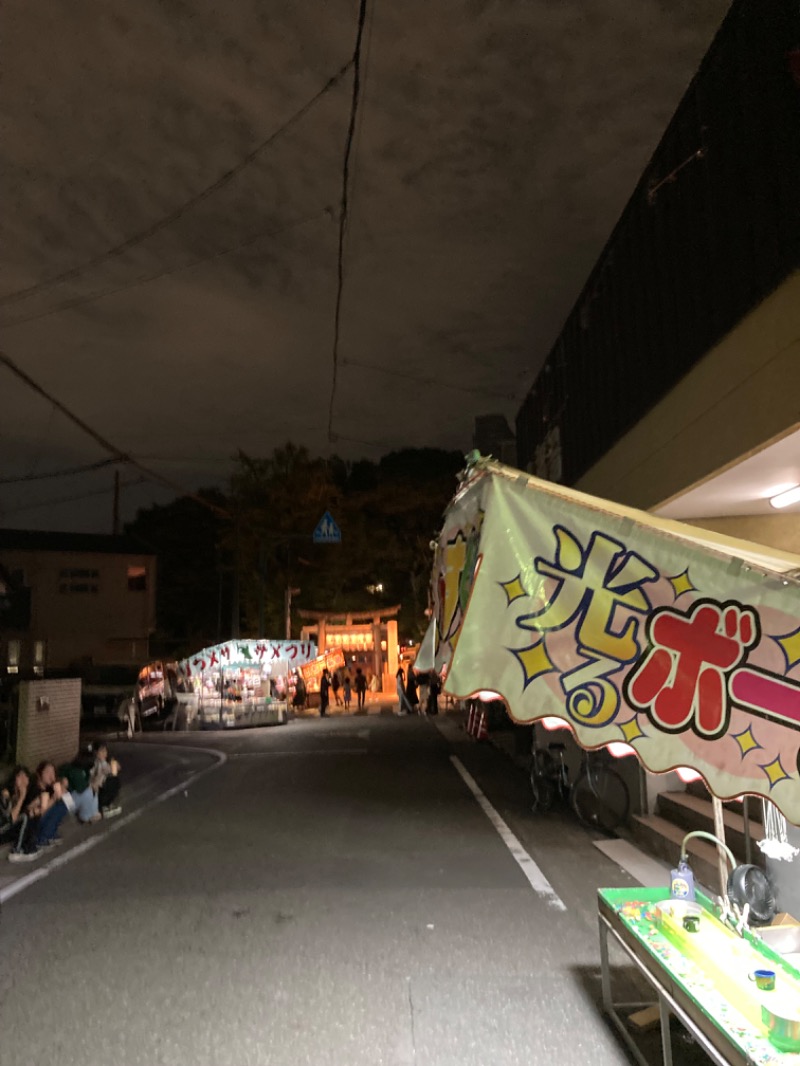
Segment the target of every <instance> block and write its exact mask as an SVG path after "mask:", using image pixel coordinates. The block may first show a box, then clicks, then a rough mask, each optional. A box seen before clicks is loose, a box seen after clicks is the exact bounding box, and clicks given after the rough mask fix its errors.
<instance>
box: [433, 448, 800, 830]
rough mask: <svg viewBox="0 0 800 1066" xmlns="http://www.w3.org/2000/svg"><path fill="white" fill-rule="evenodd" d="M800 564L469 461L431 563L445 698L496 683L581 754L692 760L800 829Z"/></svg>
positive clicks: (522, 714) (681, 763) (712, 782)
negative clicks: (607, 749)
mask: <svg viewBox="0 0 800 1066" xmlns="http://www.w3.org/2000/svg"><path fill="white" fill-rule="evenodd" d="M798 574H800V559H799V558H797V557H795V556H792V555H789V554H787V553H783V552H780V551H777V550H773V549H770V548H766V547H762V546H760V545H756V544H751V543H748V542H745V541H740V540H735V539H733V538H729V537H724V536H721V535H717V534H714V533H711V532H708V531H706V530H702V529H699V528H696V527H692V526H689V525H686V524H684V523H680V522H670V521H665V520H662V519H658V518H655V517H654V516H652V515H649V514H647V513H645V512H642V511H635V510H633V509H630V508H625V507H621V506H617V505H615V504H612V503H608V502H607V501H604V500H600V499H596V498H594V497H591V496H587V495H585V494H582V493H578V492H575V491H573V490H570V489H565V488H563V487H561V486H557V485H553V484H550V483H549V482H545V481H541V480H539V479H536V478H533V477H528V476H527V475H525V474H522V473H520V472H519V471H516V470H512V469H510V468H508V467H504V466H502V465H501V464H499V463H494V462H492V461H490V460H483V459H479V460H478V461H477V462H476V463H474V464H473V465H472V466H470V467H468V468H467V470H466V471H465V473H464V475H463V478H462V482H461V485H460V488H459V491H458V492H457V493H456V496H455V497H454V499H453V501H452V502H451V504H450V506H449V508H448V510H447V512H446V515H445V521H444V527H443V530H442V533H441V536H440V540H439V544H438V549H437V552H436V560H435V564H434V573H433V582H432V584H433V601H434V623H435V627H436V630H435V640H436V660H435V661H436V668H437V669H438V670H439V671H440V672H444V673H445V675H446V677H445V692H447V693H448V694H449V695H451V696H453V697H455V698H458V699H466V698H469V697H472V696H474V695H476V694H477V693H479V692H481V691H486V690H489V691H490V692H493V693H497V694H498V695H499V696H500V697H502V699H503V700H504V701H505V703H506V705H507V707H508V710H509V713H510V715H511V717H512V718H513V719H514V721H516V722H518V723H525V724H528V723H532V722H534V721H536V720H538V719H541V718H543V717H547V716H553V717H557V718H560V719H562V720H563V721H564V722H566V723H567V724H568V725H569V726H571V728H572V730H573V732H574V734H575V736H576V738H577V740H578V742H579V743H580V744H581V745H582V746H583V747H584V748H587V749H593V748H598V747H602V746H605V745H608V744H609V743H611V742H623V743H625V744H627V745H629V746H630V747H631V748H632V749H633V750H634V751H635V752H636V754H637V755H638V757H639V759H640V761H641V762H642V763H643V764H644V766H645V767H646V768H647V769H649V770H651V771H654V772H658V773H661V772H665V771H668V770H672V769H676V768H679V767H691V768H693V769H694V770H696V771H697V772H698V773H700V774H701V775H702V776H703V778H704V779H705V781H706V783H707V785H708V787H709V788H710V790H711V791H712V792H713V793H714V794H715V795H716V796H717V797H719V798H720V799H723V800H724V799H730V798H734V797H739V796H742V795H744V794H754V795H758V796H762V797H766V798H768V799H770V800H771V801H772V802H773V803H774V804H776V806H777V807H778V808H779V809H780V810H781V811H782V812H783V814H784V815H785V816H786V817H787V818H788V819H789V821H791V822H793V823H795V824H800V771H799V770H798V750H799V749H800V595H798V593H799V592H800V582H799V581H798Z"/></svg>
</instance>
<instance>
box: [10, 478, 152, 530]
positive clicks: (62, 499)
mask: <svg viewBox="0 0 800 1066" xmlns="http://www.w3.org/2000/svg"><path fill="white" fill-rule="evenodd" d="M146 481H147V478H146V477H135V478H132V479H131V480H130V481H122V482H120V486H119V487H120V488H121V489H128V488H130V487H131V486H132V485H143V484H144V483H145V482H146ZM112 492H116V488H115V486H113V485H111V486H110V487H109V488H105V489H95V490H94V491H93V492H82V493H80V495H78V496H59V497H58V499H55V500H52V499H51V500H38V501H37V502H36V503H26V504H24V505H23V506H22V507H12V508H10V509H9V510H5V509H3V510H2V511H0V514H2V517H3V521H5V519H6V516H7V515H10V514H21V513H22V512H23V511H37V510H38V509H39V508H40V507H56V506H57V505H58V504H61V503H77V502H78V501H79V500H90V499H92V498H93V497H95V496H108V495H109V494H110V493H112Z"/></svg>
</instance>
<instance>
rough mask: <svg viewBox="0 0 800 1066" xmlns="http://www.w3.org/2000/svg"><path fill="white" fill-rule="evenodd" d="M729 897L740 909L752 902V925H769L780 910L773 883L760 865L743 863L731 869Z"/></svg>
mask: <svg viewBox="0 0 800 1066" xmlns="http://www.w3.org/2000/svg"><path fill="white" fill-rule="evenodd" d="M728 899H730V901H731V902H732V903H735V904H736V906H737V907H738V908H739V909H740V910H743V909H744V905H745V904H746V903H749V904H750V915H749V918H748V923H749V924H750V925H769V923H770V922H771V921H772V919H773V918H774V917H775V915H776V913H777V911H778V908H777V905H776V902H775V893H774V892H773V891H772V885H771V884H770V883H769V878H768V877H767V875H766V874H765V873H764V871H763V870H762V869H761V867H760V866H749V865H747V864H742V865H741V866H737V867H736V869H735V870H732V871H731V873H730V876H729V877H728Z"/></svg>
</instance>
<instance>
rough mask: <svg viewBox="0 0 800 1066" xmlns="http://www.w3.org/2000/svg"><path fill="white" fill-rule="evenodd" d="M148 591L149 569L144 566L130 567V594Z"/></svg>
mask: <svg viewBox="0 0 800 1066" xmlns="http://www.w3.org/2000/svg"><path fill="white" fill-rule="evenodd" d="M146 591H147V569H146V568H145V567H144V566H129V567H128V592H146Z"/></svg>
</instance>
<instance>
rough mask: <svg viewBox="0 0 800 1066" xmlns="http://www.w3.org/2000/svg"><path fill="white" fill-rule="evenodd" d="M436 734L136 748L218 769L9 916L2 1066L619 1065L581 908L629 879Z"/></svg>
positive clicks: (491, 755) (84, 857) (462, 745)
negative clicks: (213, 758)
mask: <svg viewBox="0 0 800 1066" xmlns="http://www.w3.org/2000/svg"><path fill="white" fill-rule="evenodd" d="M439 725H440V726H441V728H440V727H439V726H435V725H434V724H433V723H432V722H431V721H428V720H425V719H421V718H414V719H407V718H383V717H381V718H376V717H372V718H346V719H345V718H336V719H332V720H328V721H319V720H302V721H297V722H293V723H291V724H289V725H288V726H285V727H282V728H273V729H263V730H253V731H248V732H237V733H235V734H225V735H220V734H200V735H198V734H189V735H186V734H183V735H171V736H169V737H161V736H159V737H152V738H146V739H145V741H144V742H143V743H142V744H140V745H130V746H129V752H128V753H123V756H127V757H128V758H129V759H130V758H135V759H138V760H139V761H140V762H141V761H142V760H144V761H147V759H150V760H153V762H152V765H153V766H155V767H156V768H157V766H158V764H159V760H161V761H162V762H163V763H164V764H169V765H174V764H175V758H176V756H177V753H178V751H180V752H181V754H180V756H178V758H179V759H185V760H186V761H185V762H182V763H179V765H180V766H181V767H182V769H181V770H180V773H181V774H182V775H183V780H185V779H188V778H189V776H190V775H191V774H192V773H194V772H197V770H199V769H201V768H203V767H206V766H208V765H209V764H208V757H207V756H202V755H193V754H192V753H191V752H189V751H188V750H187V749H188V748H190V747H192V746H193V745H194V746H205V747H213V748H217V749H218V750H220V751H223V752H225V754H226V755H227V760H226V761H225V762H224V763H223V764H221V765H219V766H218V767H217V768H216V769H213V770H211V771H207V772H206V773H205V774H204V775H203V776H201V777H200V778H199V779H197V780H196V781H194V782H192V781H190V782H189V783H188V785H187V787H186V788H185V789H184V788H182V787H177V786H180V784H181V780H182V779H181V778H175V780H171V781H170V785H169V787H170V788H171V789H172V791H173V794H172V795H171V796H170V798H167V799H165V800H164V801H163V802H153V800H154V798H155V793H153V794H151V795H150V798H149V799H148V800H147V801H146V802H145V800H144V799H143V800H142V807H141V811H140V816H138V817H135V818H133V819H131V821H130V822H128V823H127V824H125V825H123V826H122V827H121V828H120V829H119V830H118V831H114V832H111V833H108V835H107V836H106V837H105V838H104V839H103V840H102V841H101V842H100V843H99V844H98V846H96V847H93V848H91V849H90V850H87V851H86V852H85V853H83V854H79V855H78V856H77V857H76V858H75V859H74V861H71V862H65V863H63V864H62V865H60V866H59V868H58V869H55V870H53V872H52V874H51V875H50V876H48V877H45V878H43V879H42V880H40V881H37V882H36V883H33V884H31V885H29V886H28V887H27V888H26V889H25V891H22V892H19V893H18V894H17V895H15V896H14V897H13V898H12V899H10V900H9V901H8V902H7V903H6V904H5V905H4V907H3V914H2V927H0V1063H2V1066H6V1064H8V1066H10V1064H12V1063H13V1064H21V1063H43V1062H50V1061H52V1062H56V1063H58V1064H59V1066H108V1064H114V1066H138V1064H142V1066H160V1064H165V1066H166V1064H169V1066H184V1064H186V1066H190V1064H191V1066H303V1064H309V1066H329V1064H330V1066H361V1064H363V1066H379V1064H386V1066H490V1064H491V1066H512V1064H514V1066H516V1064H520V1066H521V1064H523V1063H524V1064H526V1066H530V1064H531V1063H552V1062H576V1063H583V1062H586V1063H592V1064H597V1066H601V1064H606V1063H626V1062H628V1061H629V1060H628V1057H627V1055H626V1053H625V1052H624V1051H623V1049H622V1046H621V1044H620V1043H619V1041H618V1040H617V1038H616V1036H615V1035H614V1033H613V1031H612V1030H611V1029H610V1027H609V1025H608V1024H607V1022H606V1021H605V1019H604V1018H603V1016H602V1013H601V1011H600V1008H599V965H598V963H599V955H598V947H597V922H596V909H595V892H596V889H597V887H598V886H600V885H618V886H623V885H626V884H631V881H630V878H629V877H628V876H627V875H626V874H625V873H624V872H623V871H622V870H620V868H619V867H617V866H616V865H615V864H613V863H612V862H611V861H610V860H608V859H607V858H605V857H604V856H603V855H602V854H601V853H600V852H599V851H598V850H597V849H596V848H594V847H593V845H592V840H591V836H590V835H589V834H588V833H587V832H586V830H584V829H583V828H581V827H580V826H579V825H578V824H577V823H576V822H575V821H574V820H573V819H572V818H571V817H570V816H569V815H568V814H564V815H563V816H562V815H559V814H555V815H551V816H548V817H547V818H539V819H535V818H533V816H531V815H530V814H529V813H527V797H526V795H525V789H524V782H523V780H522V775H520V774H519V773H518V772H517V771H515V770H513V768H512V767H511V765H510V763H509V761H508V760H506V759H504V758H503V757H502V756H501V755H500V754H499V753H498V752H496V751H495V750H494V749H491V748H488V747H486V746H477V745H475V744H474V743H472V742H470V741H467V740H466V738H464V736H463V733H461V732H460V731H459V730H458V728H457V725H456V723H455V722H447V721H442V722H440V723H439ZM165 743H166V744H167V745H168V746H169V747H168V750H166V751H165V749H164V748H162V747H160V745H163V744H165ZM150 745H152V746H150ZM453 755H455V756H456V757H457V758H458V759H459V760H460V762H461V764H462V765H463V766H464V768H465V769H466V771H467V772H468V774H469V775H471V778H472V779H473V780H474V781H475V782H476V783H477V786H478V787H479V788H480V790H481V791H482V792H483V793H484V794H485V796H486V797H487V799H488V801H489V802H490V803H491V804H492V806H493V807H494V809H495V810H497V811H498V812H499V814H500V815H501V816H502V817H503V818H504V820H505V821H506V823H507V824H508V826H509V827H510V829H511V830H512V832H513V833H514V834H516V836H517V838H518V840H519V841H520V842H521V844H522V845H523V847H524V848H525V851H526V852H527V853H528V854H529V855H530V856H531V857H532V858H533V860H535V862H536V863H537V864H538V866H539V868H540V871H541V874H542V875H543V876H544V877H545V878H546V879H547V881H548V882H549V884H550V886H552V892H553V895H550V896H548V895H547V894H546V892H543V891H542V885H541V879H539V880H537V872H536V870H535V868H533V873H534V876H533V877H531V878H529V877H526V873H525V869H524V868H525V861H524V859H523V862H522V864H520V863H519V862H517V861H516V860H515V858H514V856H513V855H512V854H511V852H510V850H509V848H508V846H507V844H506V842H504V841H503V840H502V839H501V836H500V835H499V834H498V832H497V830H496V828H495V827H494V826H493V825H492V823H491V822H490V820H489V818H488V817H487V814H486V812H485V810H484V809H482V807H481V806H480V805H479V803H478V802H477V800H476V798H475V795H474V794H473V792H472V791H470V789H469V787H468V786H467V784H466V783H465V780H464V778H463V776H462V775H460V774H459V773H458V772H457V769H456V766H455V764H454V762H453V759H452V756H453ZM204 760H205V761H204ZM150 772H151V773H152V772H153V771H152V770H151V771H150ZM177 772H178V771H174V773H177ZM144 776H146V775H144ZM176 782H177V785H176ZM152 783H153V782H152V781H151V782H150V784H151V785H152ZM528 873H530V870H528ZM532 882H533V883H532ZM537 886H538V888H537ZM680 1060H681V1059H680V1048H676V1062H679V1061H680Z"/></svg>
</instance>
